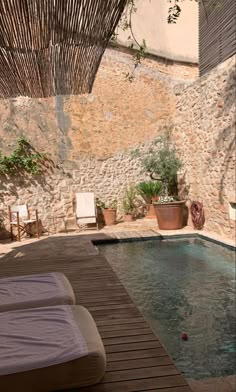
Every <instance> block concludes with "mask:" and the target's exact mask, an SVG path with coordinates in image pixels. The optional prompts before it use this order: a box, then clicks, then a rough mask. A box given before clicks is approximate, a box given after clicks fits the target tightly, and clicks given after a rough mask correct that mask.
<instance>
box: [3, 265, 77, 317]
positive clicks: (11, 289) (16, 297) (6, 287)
mask: <svg viewBox="0 0 236 392" xmlns="http://www.w3.org/2000/svg"><path fill="white" fill-rule="evenodd" d="M63 304H65V305H67V304H68V305H73V304H75V295H74V292H73V289H72V287H71V284H70V282H69V281H68V279H67V278H66V276H65V275H63V274H62V273H59V272H52V273H45V274H37V275H26V276H15V277H10V278H3V279H0V312H4V311H9V310H16V309H26V308H36V307H40V306H53V305H63Z"/></svg>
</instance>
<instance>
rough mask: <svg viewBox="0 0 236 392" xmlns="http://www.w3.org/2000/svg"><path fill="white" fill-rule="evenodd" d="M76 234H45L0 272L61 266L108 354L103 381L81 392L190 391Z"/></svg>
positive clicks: (102, 262) (4, 262)
mask: <svg viewBox="0 0 236 392" xmlns="http://www.w3.org/2000/svg"><path fill="white" fill-rule="evenodd" d="M81 241H82V239H81V238H80V237H79V236H63V237H50V238H47V239H44V240H42V241H38V242H34V243H32V244H28V245H23V244H22V246H19V247H17V248H15V249H14V250H13V251H11V252H10V253H8V254H6V255H5V256H3V257H2V258H1V259H0V277H6V276H14V275H24V274H32V273H38V272H49V271H60V272H63V273H64V274H65V275H66V276H67V277H68V278H69V280H70V282H71V284H72V286H73V289H74V291H75V294H76V300H77V303H79V304H81V305H84V306H85V307H86V308H87V309H88V310H89V311H90V312H91V314H92V315H93V317H94V319H95V321H96V324H97V326H98V329H99V332H100V334H101V337H102V339H103V342H104V345H105V349H106V353H107V372H106V375H105V377H104V379H103V380H102V382H101V383H100V384H98V385H96V386H93V387H87V388H80V389H79V390H78V389H77V390H78V391H81V392H82V391H83V392H123V391H124V392H134V391H139V392H141V391H149V392H154V391H157V392H190V388H189V386H188V385H187V382H186V381H185V379H184V377H183V376H182V375H181V374H180V373H179V371H178V370H177V369H176V367H175V365H174V364H173V362H172V360H171V359H170V357H169V356H168V354H167V352H166V351H165V349H164V348H163V347H162V345H161V343H160V341H159V340H158V339H157V337H156V336H155V335H154V334H153V332H152V330H151V329H150V327H149V326H148V324H147V323H146V321H145V320H144V319H143V317H142V315H141V314H140V312H139V311H138V309H137V308H136V306H135V305H134V304H133V302H132V300H131V299H130V297H129V295H128V294H127V292H126V291H125V289H124V287H123V285H122V284H121V283H120V281H119V279H118V278H117V276H116V275H115V273H114V272H113V270H112V268H111V267H110V265H109V264H108V262H107V261H106V259H105V258H104V257H103V256H101V255H88V254H87V255H86V251H85V248H86V244H83V243H82V242H81Z"/></svg>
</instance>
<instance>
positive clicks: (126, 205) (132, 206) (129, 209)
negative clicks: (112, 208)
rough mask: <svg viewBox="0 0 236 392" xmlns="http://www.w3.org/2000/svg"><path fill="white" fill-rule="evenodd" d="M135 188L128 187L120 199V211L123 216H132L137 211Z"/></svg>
mask: <svg viewBox="0 0 236 392" xmlns="http://www.w3.org/2000/svg"><path fill="white" fill-rule="evenodd" d="M136 198H137V188H136V187H135V186H134V185H130V186H129V187H128V188H127V189H126V190H125V193H124V196H123V199H122V210H123V212H124V213H125V214H131V215H133V214H134V213H135V212H136V210H137V205H136Z"/></svg>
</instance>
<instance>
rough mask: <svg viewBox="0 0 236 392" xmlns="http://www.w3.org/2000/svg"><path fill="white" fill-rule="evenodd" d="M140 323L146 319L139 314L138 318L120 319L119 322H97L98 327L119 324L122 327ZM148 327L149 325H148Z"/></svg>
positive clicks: (105, 320) (108, 320) (110, 320)
mask: <svg viewBox="0 0 236 392" xmlns="http://www.w3.org/2000/svg"><path fill="white" fill-rule="evenodd" d="M140 322H142V323H143V322H145V320H144V318H143V317H142V316H141V315H140V314H139V316H138V317H131V316H129V317H128V318H123V319H122V318H120V319H119V322H118V321H117V320H116V319H115V320H113V319H101V320H96V324H97V326H101V325H103V326H109V325H118V324H119V323H120V324H122V325H125V324H132V323H140ZM146 325H147V323H146Z"/></svg>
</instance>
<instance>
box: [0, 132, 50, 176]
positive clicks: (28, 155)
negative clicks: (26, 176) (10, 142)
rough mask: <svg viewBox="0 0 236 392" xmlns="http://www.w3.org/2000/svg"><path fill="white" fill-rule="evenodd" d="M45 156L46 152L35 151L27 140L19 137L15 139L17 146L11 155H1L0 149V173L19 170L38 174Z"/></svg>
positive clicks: (14, 172)
mask: <svg viewBox="0 0 236 392" xmlns="http://www.w3.org/2000/svg"><path fill="white" fill-rule="evenodd" d="M47 156H48V154H47V153H39V152H36V151H35V150H34V149H33V147H32V146H31V144H30V143H29V141H28V140H27V139H25V138H24V137H21V138H19V139H18V140H17V147H16V149H15V150H14V151H13V153H12V154H11V155H9V156H6V155H3V154H2V153H1V151H0V175H6V174H8V175H15V174H17V173H19V171H20V172H22V171H23V172H27V173H30V174H31V175H35V174H39V173H41V172H42V166H43V162H44V161H45V160H46V159H47Z"/></svg>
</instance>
